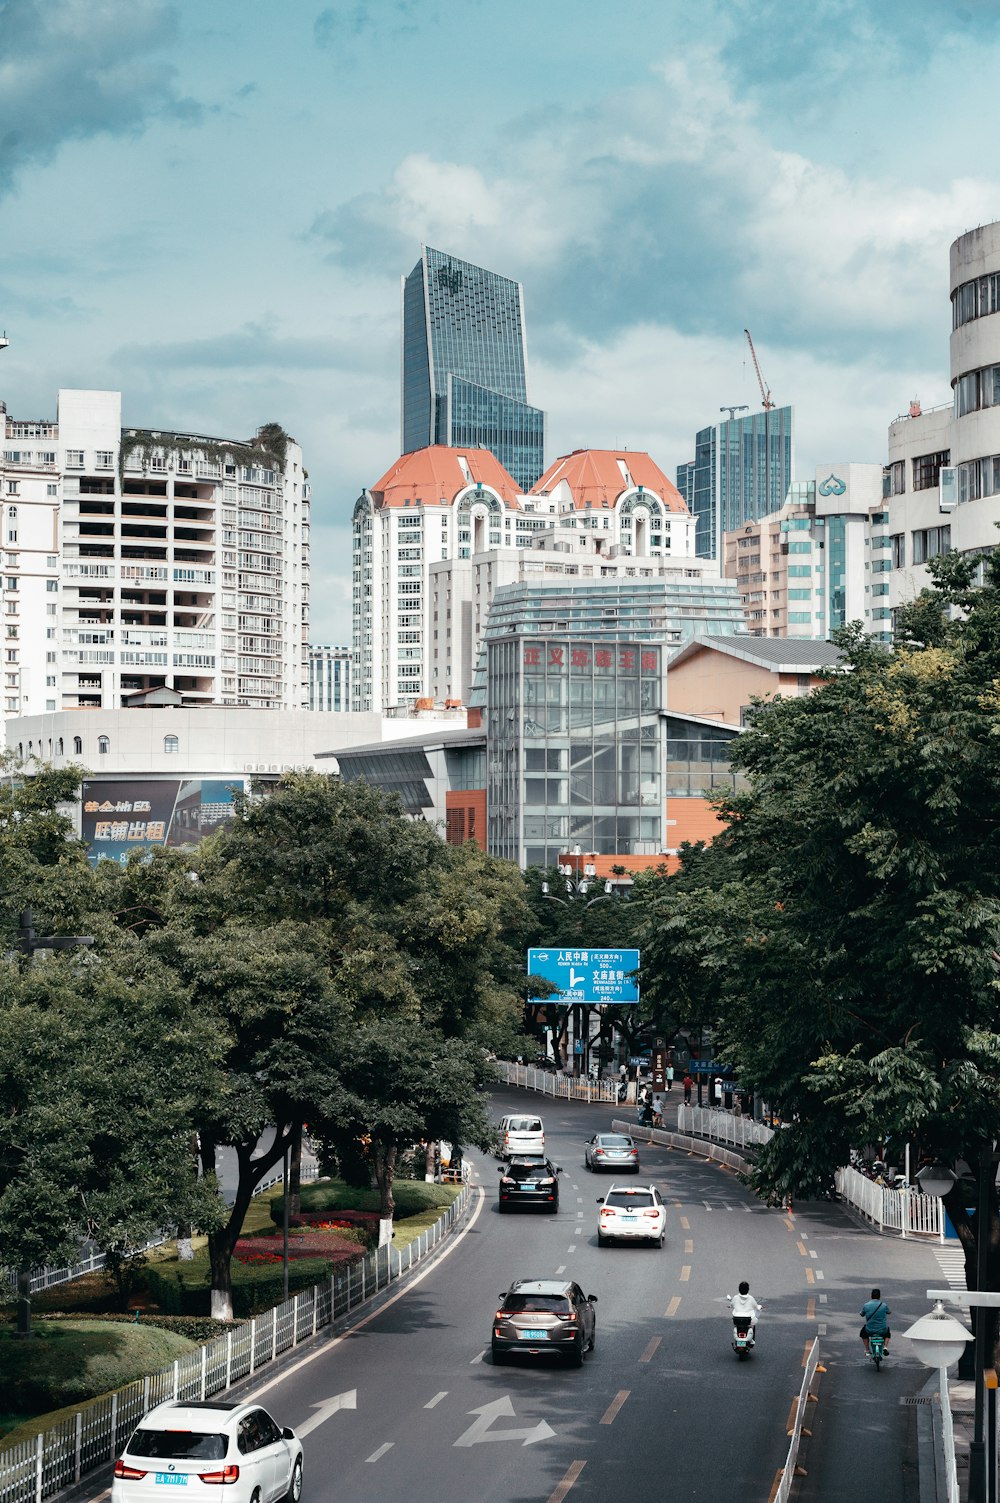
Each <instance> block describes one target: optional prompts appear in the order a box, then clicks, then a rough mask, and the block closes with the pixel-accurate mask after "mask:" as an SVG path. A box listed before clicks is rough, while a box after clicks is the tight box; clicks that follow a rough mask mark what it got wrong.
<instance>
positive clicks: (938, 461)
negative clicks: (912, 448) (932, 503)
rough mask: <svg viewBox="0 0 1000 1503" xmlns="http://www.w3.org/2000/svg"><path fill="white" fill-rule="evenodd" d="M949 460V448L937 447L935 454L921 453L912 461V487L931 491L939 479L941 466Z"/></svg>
mask: <svg viewBox="0 0 1000 1503" xmlns="http://www.w3.org/2000/svg"><path fill="white" fill-rule="evenodd" d="M950 460H951V450H950V449H939V450H938V452H937V453H936V454H921V455H920V456H919V457H918V458H917V459H915V460H914V461H913V489H914V490H915V491H932V490H933V489H934V488H935V486H936V485H937V484H938V482H939V481H940V479H941V466H942V465H945V464H948V463H949V462H950Z"/></svg>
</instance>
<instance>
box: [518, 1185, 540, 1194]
mask: <svg viewBox="0 0 1000 1503" xmlns="http://www.w3.org/2000/svg"><path fill="white" fill-rule="evenodd" d="M521 1189H522V1190H523V1191H524V1192H525V1194H526V1195H530V1194H531V1192H532V1191H533V1190H537V1189H538V1186H537V1185H522V1186H521Z"/></svg>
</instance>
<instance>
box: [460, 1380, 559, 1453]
mask: <svg viewBox="0 0 1000 1503" xmlns="http://www.w3.org/2000/svg"><path fill="white" fill-rule="evenodd" d="M469 1413H470V1414H473V1415H475V1416H476V1417H475V1419H474V1420H473V1422H472V1424H471V1425H470V1426H469V1428H468V1429H467V1430H465V1431H464V1432H463V1433H462V1434H461V1435H460V1436H459V1437H458V1439H457V1440H453V1441H452V1445H453V1446H478V1445H480V1444H481V1443H482V1442H483V1441H487V1440H518V1441H520V1442H521V1444H522V1445H524V1446H533V1445H534V1444H535V1442H536V1441H539V1440H548V1439H549V1438H550V1437H551V1436H553V1435H555V1433H556V1432H555V1431H554V1430H553V1428H552V1426H551V1425H548V1424H546V1423H545V1421H544V1420H539V1421H538V1424H537V1425H532V1426H530V1427H529V1428H528V1429H527V1430H511V1429H509V1428H508V1429H506V1430H500V1429H496V1430H495V1429H493V1421H494V1420H496V1419H513V1417H514V1405H513V1402H512V1401H511V1397H510V1394H509V1393H505V1394H504V1395H503V1397H502V1398H499V1399H494V1400H493V1402H492V1403H491V1404H480V1406H479V1407H478V1409H470V1410H469Z"/></svg>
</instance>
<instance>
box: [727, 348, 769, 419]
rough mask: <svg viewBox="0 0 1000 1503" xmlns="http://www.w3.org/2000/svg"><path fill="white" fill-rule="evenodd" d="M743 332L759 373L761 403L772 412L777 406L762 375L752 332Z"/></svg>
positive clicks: (766, 409) (758, 383)
mask: <svg viewBox="0 0 1000 1503" xmlns="http://www.w3.org/2000/svg"><path fill="white" fill-rule="evenodd" d="M743 332H744V334H745V335H746V337H747V344H748V345H749V346H750V356H751V359H752V360H753V368H754V370H755V371H756V372H757V385H758V386H759V387H760V396H761V401H762V402H763V404H764V411H765V412H770V411H771V409H772V407H773V406H774V405H775V404H774V403H773V402H772V401H771V388H770V387H769V386H765V384H764V377H763V376H762V375H761V373H760V366H759V364H758V363H757V351H756V350H755V349H754V347H753V340H752V339H751V338H750V330H749V329H744V330H743ZM720 410H721V409H720Z"/></svg>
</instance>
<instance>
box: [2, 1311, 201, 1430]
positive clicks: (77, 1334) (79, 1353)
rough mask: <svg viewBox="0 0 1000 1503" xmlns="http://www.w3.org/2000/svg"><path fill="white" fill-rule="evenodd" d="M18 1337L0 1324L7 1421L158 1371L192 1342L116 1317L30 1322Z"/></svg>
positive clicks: (14, 1421)
mask: <svg viewBox="0 0 1000 1503" xmlns="http://www.w3.org/2000/svg"><path fill="white" fill-rule="evenodd" d="M33 1325H34V1331H35V1334H34V1336H33V1337H32V1338H31V1339H30V1340H28V1341H24V1340H19V1339H18V1338H17V1337H16V1336H15V1334H14V1332H13V1330H12V1329H11V1328H9V1327H7V1328H0V1391H2V1393H3V1396H4V1405H5V1414H6V1419H7V1422H8V1424H11V1423H12V1424H13V1425H15V1426H20V1425H21V1424H22V1422H23V1421H24V1420H26V1419H33V1418H35V1417H36V1416H38V1415H45V1416H46V1419H47V1420H50V1415H51V1411H52V1410H53V1409H58V1408H62V1407H65V1406H67V1405H69V1406H76V1405H79V1404H81V1403H83V1402H84V1401H85V1400H87V1399H94V1398H99V1397H100V1395H101V1394H105V1393H112V1392H113V1391H114V1390H115V1389H116V1388H122V1387H124V1386H125V1384H126V1383H132V1382H134V1381H135V1379H137V1378H144V1377H146V1376H147V1374H149V1373H156V1372H159V1371H160V1369H161V1368H164V1367H167V1366H169V1364H170V1363H171V1362H173V1361H174V1359H175V1358H177V1357H180V1356H182V1355H183V1354H184V1353H185V1352H189V1351H191V1349H192V1348H193V1347H194V1346H195V1342H193V1341H191V1340H189V1339H188V1338H187V1337H186V1336H181V1335H180V1334H179V1333H178V1332H176V1331H164V1330H160V1329H158V1328H157V1327H155V1326H143V1325H139V1326H137V1325H131V1324H126V1323H123V1322H118V1321H97V1320H60V1321H46V1320H37V1319H36V1320H35V1321H34V1322H33Z"/></svg>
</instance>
